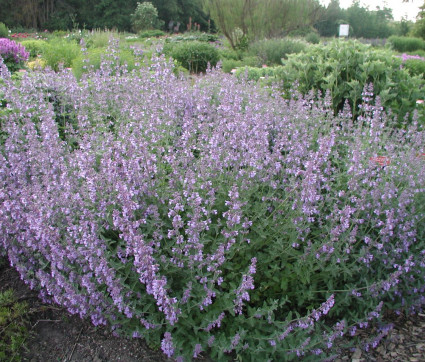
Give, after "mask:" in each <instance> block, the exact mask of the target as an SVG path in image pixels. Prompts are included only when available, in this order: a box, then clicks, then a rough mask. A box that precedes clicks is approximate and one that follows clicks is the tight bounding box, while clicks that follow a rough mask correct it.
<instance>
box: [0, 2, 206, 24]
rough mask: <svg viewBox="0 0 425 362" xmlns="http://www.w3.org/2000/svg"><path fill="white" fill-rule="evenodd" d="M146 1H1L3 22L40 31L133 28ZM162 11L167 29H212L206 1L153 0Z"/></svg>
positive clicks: (160, 11)
mask: <svg viewBox="0 0 425 362" xmlns="http://www.w3.org/2000/svg"><path fill="white" fill-rule="evenodd" d="M138 1H139V2H143V0H0V22H3V23H5V24H6V25H7V26H8V27H10V28H17V27H22V28H26V29H31V28H32V29H38V30H44V29H47V30H67V29H69V30H70V29H72V28H75V27H77V26H78V27H79V28H86V29H95V28H108V29H112V28H115V29H117V30H120V31H131V30H132V27H131V14H133V13H134V11H135V9H136V7H137V2H138ZM150 2H151V3H152V4H153V5H154V6H155V7H156V9H157V10H158V18H159V19H161V20H162V21H163V24H164V30H167V29H168V26H169V25H171V24H173V25H174V26H175V25H176V24H177V23H180V27H179V30H180V31H184V30H186V28H187V24H189V23H191V24H194V23H195V22H196V23H197V24H200V26H201V29H202V30H205V31H206V30H208V26H209V24H208V17H207V15H206V14H205V12H204V11H203V9H202V0H150Z"/></svg>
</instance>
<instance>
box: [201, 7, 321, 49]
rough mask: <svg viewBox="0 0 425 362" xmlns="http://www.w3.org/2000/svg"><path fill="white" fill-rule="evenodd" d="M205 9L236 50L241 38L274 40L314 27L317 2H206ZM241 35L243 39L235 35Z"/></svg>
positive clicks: (317, 10)
mask: <svg viewBox="0 0 425 362" xmlns="http://www.w3.org/2000/svg"><path fill="white" fill-rule="evenodd" d="M204 8H205V10H206V11H207V12H208V13H209V14H210V16H211V18H212V19H213V20H214V22H215V24H216V25H217V26H218V27H219V28H220V30H221V31H222V33H223V34H224V36H225V37H226V38H227V39H228V40H229V42H230V45H231V46H232V47H233V48H235V47H236V46H237V45H238V44H237V41H238V39H240V38H244V37H248V38H249V39H251V40H257V39H261V38H264V37H268V38H270V37H274V36H277V35H282V34H285V33H288V32H290V31H292V30H295V29H298V28H301V27H305V26H310V25H312V24H313V23H314V22H315V20H316V19H317V17H318V14H319V9H320V4H319V2H318V1H317V0H204ZM239 32H241V34H242V36H239V37H236V36H235V34H237V33H239Z"/></svg>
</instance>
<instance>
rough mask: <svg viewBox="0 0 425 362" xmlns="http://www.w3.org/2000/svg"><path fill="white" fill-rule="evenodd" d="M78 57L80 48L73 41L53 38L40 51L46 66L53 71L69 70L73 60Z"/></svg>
mask: <svg viewBox="0 0 425 362" xmlns="http://www.w3.org/2000/svg"><path fill="white" fill-rule="evenodd" d="M79 55H80V46H79V45H78V44H77V43H76V42H74V41H68V40H65V39H61V38H53V39H51V40H50V41H49V42H47V43H46V44H45V45H44V46H43V49H42V57H43V59H44V60H45V62H46V65H47V66H49V67H51V68H52V69H53V70H55V71H58V70H59V68H61V67H63V68H69V67H71V65H72V62H73V60H74V59H76V58H77V57H78V56H79Z"/></svg>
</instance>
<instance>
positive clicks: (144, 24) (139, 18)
mask: <svg viewBox="0 0 425 362" xmlns="http://www.w3.org/2000/svg"><path fill="white" fill-rule="evenodd" d="M131 24H132V25H133V29H134V31H135V32H136V33H138V32H140V31H143V30H149V29H155V28H156V27H157V26H158V10H157V9H156V7H155V6H153V4H152V3H151V2H143V3H137V8H136V11H135V12H134V14H132V15H131Z"/></svg>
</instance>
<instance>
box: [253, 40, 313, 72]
mask: <svg viewBox="0 0 425 362" xmlns="http://www.w3.org/2000/svg"><path fill="white" fill-rule="evenodd" d="M306 48H307V43H305V42H304V41H301V40H297V39H291V38H281V39H265V40H260V41H257V42H255V43H253V44H251V45H250V47H249V52H250V53H251V54H253V55H256V56H257V57H258V58H260V59H261V60H262V64H267V65H276V64H282V59H286V58H287V57H288V55H289V54H297V53H300V52H302V51H304V50H305V49H306Z"/></svg>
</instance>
